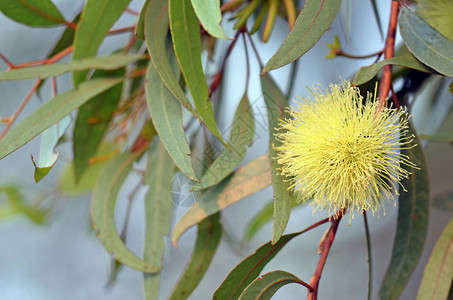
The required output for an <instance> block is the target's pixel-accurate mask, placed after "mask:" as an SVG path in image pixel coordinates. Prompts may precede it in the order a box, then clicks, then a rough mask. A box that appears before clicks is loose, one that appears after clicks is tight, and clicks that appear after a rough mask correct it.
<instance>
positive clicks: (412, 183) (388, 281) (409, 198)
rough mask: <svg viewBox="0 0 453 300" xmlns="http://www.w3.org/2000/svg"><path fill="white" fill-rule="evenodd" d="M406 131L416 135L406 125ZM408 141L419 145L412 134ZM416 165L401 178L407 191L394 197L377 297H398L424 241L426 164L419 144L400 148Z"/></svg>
mask: <svg viewBox="0 0 453 300" xmlns="http://www.w3.org/2000/svg"><path fill="white" fill-rule="evenodd" d="M409 133H411V134H414V135H416V132H415V130H414V129H413V126H412V125H410V128H409ZM412 145H421V143H420V140H419V138H418V137H417V136H415V138H414V141H413V142H412ZM401 152H402V154H404V155H407V156H408V157H409V159H410V161H412V162H413V163H415V164H416V165H417V166H418V167H419V168H420V169H419V170H411V172H412V174H410V176H409V178H408V179H405V180H403V181H402V184H403V186H404V187H405V188H406V189H407V192H404V191H402V192H401V193H400V196H399V200H398V203H399V205H398V225H397V229H396V236H395V242H394V245H393V253H392V259H391V261H390V265H389V267H388V269H387V273H386V275H385V278H384V282H383V284H382V287H381V291H380V293H379V295H380V296H381V299H389V300H390V299H398V297H399V296H400V294H401V292H402V291H403V289H404V287H405V285H406V282H407V281H408V280H409V277H410V275H411V273H412V271H413V270H414V268H415V266H416V265H417V263H418V260H419V259H420V255H421V253H422V250H423V245H424V243H425V237H426V231H427V228H428V216H429V181H428V167H427V165H426V159H425V155H424V152H423V149H422V148H421V146H417V147H413V148H410V149H403V150H401Z"/></svg>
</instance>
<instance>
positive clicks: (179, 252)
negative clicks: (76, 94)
mask: <svg viewBox="0 0 453 300" xmlns="http://www.w3.org/2000/svg"><path fill="white" fill-rule="evenodd" d="M54 2H55V4H56V5H57V6H58V8H59V9H60V10H61V12H62V13H63V14H64V16H65V17H66V18H68V19H72V18H73V17H74V16H75V14H76V13H77V11H78V10H79V9H80V8H81V7H82V5H83V1H81V0H77V1H64V0H55V1H54ZM344 2H345V3H348V2H350V4H351V7H350V9H348V8H347V7H343V8H342V10H343V13H344V14H345V15H348V14H350V22H351V23H350V26H349V28H350V32H349V34H348V36H346V35H345V34H344V33H343V30H342V24H341V21H340V18H337V19H336V20H335V21H334V23H333V25H332V28H331V29H329V30H328V31H327V32H326V34H325V35H324V36H323V38H322V39H321V40H320V41H319V42H318V44H317V45H316V46H315V47H314V48H313V49H312V50H311V51H310V52H308V54H307V55H305V56H304V57H303V58H302V59H301V60H300V63H299V65H298V72H297V79H296V83H295V89H294V91H293V94H292V98H296V97H304V96H307V95H308V91H307V89H306V87H307V86H308V87H311V86H313V85H314V84H318V83H321V84H323V85H324V86H328V85H329V84H330V83H336V82H339V81H340V78H339V75H340V76H341V78H343V79H349V78H351V76H353V75H354V74H355V72H356V71H357V70H358V68H359V67H360V66H363V65H369V64H371V63H372V62H373V59H368V60H350V59H346V58H337V59H335V60H326V59H324V56H325V55H326V54H327V52H328V49H327V47H326V46H325V45H326V43H331V42H332V41H333V38H334V36H335V35H338V36H339V37H340V40H341V42H342V46H343V49H344V50H345V51H347V52H348V53H351V54H358V55H361V54H367V53H371V52H375V51H377V50H379V49H381V48H382V47H383V41H382V40H381V38H380V35H379V32H378V30H377V26H376V21H375V19H374V17H373V14H372V9H371V6H370V3H369V1H358V0H353V1H344ZM142 3H143V1H138V0H137V1H135V0H134V1H133V2H132V4H131V6H130V7H131V8H132V9H134V10H137V11H138V10H140V8H141V5H142ZM378 4H379V7H378V8H379V12H380V15H381V21H382V24H383V26H384V28H386V26H387V22H388V15H389V9H390V1H379V3H378ZM134 22H135V17H134V16H132V15H129V14H126V15H125V16H123V17H122V18H121V19H120V20H119V21H118V23H117V24H116V25H115V28H120V27H124V26H130V25H132V24H133V23H134ZM343 26H344V27H345V28H348V26H347V24H346V25H345V24H343ZM62 30H63V28H50V29H39V28H33V29H32V28H29V27H26V26H23V25H20V24H17V23H15V22H13V21H11V20H10V19H8V18H6V17H5V16H4V15H1V14H0V52H1V53H3V54H4V55H5V56H6V57H7V58H8V59H10V60H11V61H13V62H14V63H20V62H24V61H27V60H31V59H41V58H44V57H45V55H46V54H47V53H48V51H49V49H50V48H51V46H52V45H53V44H54V42H55V41H56V40H57V39H58V36H59V34H61V32H62ZM226 30H227V35H229V36H233V34H232V33H231V28H226ZM286 35H287V25H286V24H285V23H284V22H283V21H281V20H279V21H278V22H277V26H276V28H275V30H274V32H273V34H272V38H271V42H270V43H268V44H262V43H261V42H260V41H259V39H257V37H255V42H256V43H257V46H258V47H259V49H260V50H261V51H262V59H263V60H264V61H266V60H267V59H269V58H270V56H271V55H272V54H273V53H274V52H275V51H276V50H277V48H278V47H279V45H280V44H281V42H282V41H283V39H284V38H285V37H286ZM127 39H128V36H127V34H125V35H119V36H115V37H109V38H108V39H107V40H106V41H105V42H104V44H103V46H102V48H101V50H100V53H102V54H106V53H108V52H110V51H112V50H115V48H116V47H117V46H118V45H124V43H125V42H126V41H127ZM399 40H400V39H399ZM227 43H228V42H219V43H218V46H219V47H225V46H226V45H227ZM243 50H244V49H243V43H242V41H241V42H240V43H238V45H237V47H236V48H235V50H234V51H233V52H232V54H231V57H230V58H229V66H228V69H227V74H226V76H227V77H226V82H227V83H228V85H226V86H224V88H223V91H224V94H223V97H224V99H225V101H224V102H227V103H228V105H229V107H226V108H224V109H225V111H226V112H228V113H225V115H223V116H222V119H220V120H219V123H220V124H221V126H222V128H223V129H225V130H226V129H227V128H228V127H229V124H230V122H231V120H232V116H233V113H234V110H235V107H236V105H237V103H239V100H240V98H241V96H242V93H243V92H244V89H245V69H244V66H245V60H244V51H243ZM221 52H222V51H221ZM249 52H250V51H249ZM250 53H251V52H250ZM251 57H253V54H251ZM6 68H7V65H6V64H5V63H3V62H0V70H5V69H6ZM212 72H214V71H212ZM288 72H289V67H284V68H281V69H279V70H277V71H274V72H273V73H272V75H273V76H274V78H275V79H276V81H277V82H278V83H279V85H280V86H281V87H282V88H283V89H285V88H286V85H287V78H288ZM251 74H252V78H251V80H250V87H249V99H250V100H251V102H253V103H254V104H253V107H254V111H255V114H256V122H257V126H256V128H257V140H256V142H255V144H254V145H253V146H252V148H251V149H250V151H249V153H248V155H247V157H246V160H245V162H247V161H250V160H252V159H254V158H256V157H258V156H260V155H261V154H264V153H266V152H267V144H268V139H267V132H266V130H267V129H266V126H267V122H266V120H265V117H264V116H263V115H262V114H260V111H262V108H263V107H264V104H263V103H262V99H261V92H260V86H259V78H258V74H259V68H258V65H257V63H256V62H253V63H252V72H251ZM208 75H213V74H209V73H208ZM58 83H59V85H58V86H59V92H63V91H65V90H68V89H70V88H71V81H70V77H69V76H68V75H65V76H63V77H62V78H61V79H59V81H58ZM32 84H33V81H32V80H29V81H17V82H0V91H1V92H0V95H1V96H0V116H8V115H10V114H11V113H13V112H14V111H15V110H16V109H17V107H18V105H19V103H20V101H22V100H23V98H24V97H25V95H26V94H27V93H28V91H29V89H30V88H31V86H32ZM49 98H50V85H49V84H48V83H47V84H46V85H45V86H44V88H43V92H42V99H43V100H40V99H39V98H37V97H35V96H34V97H33V98H32V99H31V101H30V103H29V104H28V105H27V107H26V109H25V111H24V112H23V113H22V114H21V117H20V118H19V120H20V119H21V118H23V117H24V116H26V115H27V114H29V113H30V112H32V111H33V110H34V109H36V108H37V107H39V105H40V104H41V103H42V101H46V100H47V99H49ZM430 101H432V100H431V99H429V98H427V97H425V98H424V97H422V96H420V99H419V102H417V105H416V107H414V113H413V120H414V122H415V124H416V126H417V128H418V129H419V130H420V131H421V132H424V133H432V132H434V131H435V130H436V129H437V127H438V126H439V124H438V123H439V120H433V119H432V118H431V117H430V110H431V108H432V107H433V106H432V105H430V103H431V102H430ZM439 101H440V102H439V103H440V104H438V105H437V106H435V109H438V110H440V111H447V110H446V109H445V107H450V105H451V95H450V96H449V95H448V93H444V94H443V96H442V97H441V99H439ZM1 126H2V127H0V128H3V125H1ZM424 146H425V148H426V154H427V157H428V165H429V172H430V178H431V195H432V196H436V195H439V194H441V193H443V192H445V191H448V190H450V189H451V186H452V185H451V183H452V182H453V172H452V171H451V170H453V163H452V158H453V155H452V153H453V152H452V151H451V150H452V149H451V147H450V146H449V145H440V144H430V145H428V144H426V145H424ZM38 147H39V138H36V139H34V140H33V141H31V142H30V143H29V144H27V145H26V146H25V147H23V148H22V149H20V150H18V151H16V152H15V153H13V154H11V155H10V156H8V157H6V158H5V159H3V160H1V161H0V185H4V184H11V183H13V184H16V185H20V186H21V187H23V189H24V193H25V194H27V193H31V192H32V193H35V192H36V189H37V190H40V191H42V192H47V193H48V192H49V191H52V189H54V184H55V182H57V181H58V180H59V177H60V174H61V171H62V170H63V169H64V166H65V164H66V163H67V161H68V160H70V159H71V152H70V151H69V150H70V149H69V148H68V147H67V146H66V148H65V147H62V149H61V150H62V156H61V157H60V159H59V161H58V162H57V164H56V166H55V168H54V169H53V170H52V171H51V172H50V174H49V175H48V176H47V177H46V178H45V179H44V180H43V181H42V182H40V183H39V184H38V185H36V184H35V183H34V181H33V170H34V169H33V165H32V162H31V160H30V154H35V155H37V154H38ZM132 186H133V178H131V179H130V180H128V181H127V182H126V185H125V188H124V189H123V191H122V192H121V194H120V197H119V200H118V208H117V212H116V213H117V220H118V226H119V227H120V226H122V222H123V218H124V217H123V216H124V213H125V209H126V204H127V199H126V196H127V194H128V191H129V190H130V188H131V187H132ZM128 188H129V190H128ZM144 192H145V191H144V190H143V191H140V192H139V195H138V196H137V198H136V200H135V204H134V206H133V210H132V215H131V220H130V224H129V230H128V246H129V247H130V248H131V249H133V250H134V251H135V252H136V253H141V252H142V240H143V221H144V214H143V195H144ZM30 196H31V195H30ZM0 197H1V196H0ZM271 199H272V191H271V189H270V188H267V189H265V190H264V191H261V192H259V193H257V194H256V195H253V196H251V197H249V198H247V199H245V200H243V201H241V202H240V203H238V204H236V205H233V206H231V207H229V208H227V209H226V210H225V211H224V213H223V215H222V223H223V226H224V228H225V231H226V232H225V234H224V239H223V240H222V242H221V244H220V247H219V249H218V251H217V253H216V255H215V257H214V261H213V263H212V264H211V266H210V268H209V270H208V273H207V274H206V276H205V278H204V279H203V280H202V282H201V283H200V285H199V286H198V288H197V289H196V290H195V291H194V293H193V294H192V296H191V297H190V299H210V298H211V297H212V294H213V292H214V291H215V290H216V289H217V287H218V286H219V285H220V284H221V282H222V281H223V279H225V277H226V276H227V274H228V273H229V272H230V271H231V269H232V268H233V267H234V266H235V265H236V264H237V263H239V262H240V261H241V260H242V259H243V258H244V257H245V256H247V255H249V254H251V253H253V252H254V251H255V249H256V248H258V247H259V246H260V245H262V244H264V243H266V242H268V241H269V239H270V238H271V236H272V225H271V224H268V225H267V226H265V227H264V229H263V230H261V231H260V232H259V234H258V235H257V236H256V237H255V238H254V239H253V240H252V241H251V242H250V243H249V244H244V243H242V242H241V240H242V236H243V232H244V229H245V228H246V225H247V223H248V222H249V220H250V218H251V217H252V216H253V215H254V213H255V212H257V211H259V209H260V208H262V207H263V206H264V205H265V204H266V203H268V202H269V201H270V200H271ZM2 201H3V200H2ZM187 209H188V208H187V207H182V206H179V207H175V209H174V221H176V220H178V219H179V218H180V217H181V216H182V215H183V214H184V213H185V211H187ZM324 217H325V214H324V213H316V214H312V209H311V207H309V206H304V207H301V208H297V209H296V210H295V211H294V213H293V214H292V216H291V219H290V222H289V225H288V228H287V229H286V232H287V233H290V232H294V231H298V230H301V229H303V228H305V227H307V226H309V225H311V224H312V223H314V222H316V221H318V220H320V219H321V218H324ZM450 217H451V214H450V213H448V212H442V211H439V210H435V209H432V210H431V213H430V227H429V232H428V237H427V240H428V244H427V245H426V247H425V249H424V252H423V256H422V258H421V262H420V264H419V266H418V267H417V268H416V270H415V271H414V273H413V275H412V277H411V280H410V282H409V284H408V286H407V287H406V289H405V291H404V293H403V295H402V297H401V299H405V300H409V299H415V295H416V293H417V290H418V285H419V282H420V279H421V276H422V274H423V268H424V264H425V263H426V261H427V259H428V255H429V253H430V251H431V250H432V247H433V243H434V242H435V241H436V240H437V238H438V236H439V234H440V232H441V231H442V229H443V228H444V226H445V225H446V223H447V221H448V219H449V218H450ZM396 218H397V207H393V205H391V204H388V205H387V206H386V214H385V215H382V214H381V216H380V217H378V216H371V215H370V216H369V222H370V227H371V238H372V241H371V242H372V251H373V253H372V254H373V261H374V266H373V299H378V287H379V286H380V284H381V282H382V280H383V277H384V274H385V271H386V268H387V266H388V263H389V260H390V255H391V251H392V243H393V239H394V234H395V225H396ZM173 226H174V224H173ZM325 229H326V226H324V227H322V228H318V229H315V230H313V231H311V232H309V233H307V234H304V235H302V236H300V237H298V238H296V239H295V240H293V241H292V242H291V243H289V244H288V245H287V246H285V248H284V249H283V250H282V251H281V252H280V254H279V255H277V257H276V258H275V259H274V260H273V261H272V262H271V263H269V264H268V265H267V267H266V268H265V269H264V271H263V272H269V271H272V270H277V269H280V270H285V271H288V272H291V273H294V274H295V275H297V276H299V277H300V278H301V279H303V280H305V281H309V280H310V278H311V276H312V274H313V271H314V268H315V266H316V264H317V261H318V255H317V254H316V251H317V247H318V243H319V239H320V237H321V236H322V234H323V233H324V231H325ZM195 233H196V231H195V229H194V228H192V229H191V230H190V231H189V232H187V233H186V234H184V235H183V236H182V238H181V240H180V242H179V247H178V248H173V247H172V246H171V245H170V244H169V245H168V247H167V248H168V250H167V252H166V254H165V259H164V271H163V273H162V280H161V293H160V298H161V299H166V298H167V297H168V295H169V294H170V292H171V290H172V288H173V285H174V284H175V283H176V281H177V280H178V277H179V275H180V274H181V272H182V270H183V269H184V267H185V265H186V263H187V261H188V259H189V257H190V255H191V252H192V247H193V244H194V238H195ZM0 243H1V245H2V246H1V247H0V291H1V292H0V299H1V300H16V299H19V300H28V299H33V300H41V299H45V300H49V299H74V300H76V299H142V298H143V291H142V274H141V273H140V272H138V271H135V270H132V269H130V268H127V267H126V268H123V270H122V271H121V272H120V274H119V276H118V279H117V282H116V283H115V285H114V286H112V287H109V288H106V287H105V285H106V282H107V269H106V266H107V265H108V256H106V253H105V251H104V250H103V247H102V245H101V243H100V242H99V241H98V240H97V238H96V236H95V234H94V232H93V231H92V230H90V197H89V195H86V196H85V197H78V198H67V197H59V198H58V199H56V200H55V206H54V207H53V209H52V214H51V215H50V217H49V219H48V221H47V222H46V223H45V225H43V226H37V225H35V224H33V223H31V222H30V221H29V220H27V219H26V218H24V217H21V216H18V217H13V218H9V219H4V220H0ZM367 282H368V270H367V254H366V244H365V235H364V226H363V218H362V216H361V215H359V214H356V215H355V219H353V220H352V222H351V224H350V225H348V222H347V221H346V220H345V221H344V222H342V223H341V225H340V228H339V231H338V234H337V238H336V240H335V243H334V245H333V248H332V251H331V253H330V255H329V258H328V261H327V265H326V267H325V271H324V273H323V276H322V279H321V283H320V295H319V297H320V299H366V295H367ZM305 295H306V290H305V289H304V288H302V287H300V286H294V285H288V286H285V287H284V288H282V289H281V290H280V291H278V292H277V294H276V295H275V296H274V299H301V298H304V297H305Z"/></svg>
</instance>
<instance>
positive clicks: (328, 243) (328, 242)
mask: <svg viewBox="0 0 453 300" xmlns="http://www.w3.org/2000/svg"><path fill="white" fill-rule="evenodd" d="M342 216H343V213H342V212H340V215H339V216H338V219H335V220H332V225H330V228H329V231H328V233H327V237H326V239H325V240H324V245H323V247H322V253H321V257H320V258H319V262H318V265H317V267H316V270H315V273H314V274H313V277H312V278H311V280H310V283H309V284H310V286H311V287H312V288H313V289H312V290H309V291H308V295H307V300H316V299H317V298H318V286H319V281H320V279H321V274H322V270H323V269H324V265H325V264H326V261H327V256H328V255H329V251H330V248H331V247H332V244H333V241H334V240H335V234H336V232H337V229H338V224H339V223H340V221H341V218H342Z"/></svg>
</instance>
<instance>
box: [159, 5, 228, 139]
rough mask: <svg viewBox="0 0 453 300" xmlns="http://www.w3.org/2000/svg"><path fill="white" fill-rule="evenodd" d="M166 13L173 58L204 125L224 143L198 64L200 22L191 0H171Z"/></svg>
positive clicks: (199, 56) (200, 66)
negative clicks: (173, 53) (168, 15)
mask: <svg viewBox="0 0 453 300" xmlns="http://www.w3.org/2000/svg"><path fill="white" fill-rule="evenodd" d="M169 13H170V30H171V37H172V39H173V46H174V49H175V53H176V57H177V58H178V61H179V65H180V66H181V71H182V73H183V75H184V79H185V80H186V83H187V87H188V88H189V90H190V94H191V95H192V98H193V102H194V103H195V107H196V109H197V111H198V112H199V113H200V115H201V117H202V119H203V121H204V123H205V125H206V127H207V128H208V129H209V130H210V131H211V132H212V134H214V135H215V136H216V137H217V138H218V139H219V140H220V141H221V142H222V143H223V144H224V145H227V144H226V142H225V141H224V140H223V138H222V134H221V133H220V131H219V128H218V126H217V123H216V120H215V116H214V111H213V109H212V106H211V100H210V99H209V89H208V83H207V81H206V76H205V75H204V71H203V66H202V64H201V38H200V25H199V24H198V19H197V16H196V15H195V12H194V10H193V7H192V4H191V3H190V0H170V1H169ZM164 82H165V80H164Z"/></svg>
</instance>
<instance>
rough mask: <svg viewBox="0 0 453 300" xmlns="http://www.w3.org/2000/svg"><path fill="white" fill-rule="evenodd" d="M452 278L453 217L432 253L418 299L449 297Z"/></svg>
mask: <svg viewBox="0 0 453 300" xmlns="http://www.w3.org/2000/svg"><path fill="white" fill-rule="evenodd" d="M452 280H453V219H451V220H450V222H449V223H448V224H447V226H446V227H445V229H444V231H443V232H442V234H441V235H440V237H439V239H438V240H437V243H436V246H435V247H434V250H433V252H432V253H431V257H430V258H429V261H428V264H427V265H426V267H425V272H424V273H423V279H422V282H421V284H420V288H419V289H418V295H417V299H419V300H423V299H437V300H444V299H447V298H448V292H449V290H450V288H451V285H452V282H453V281H452Z"/></svg>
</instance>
